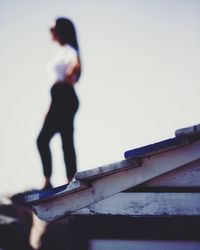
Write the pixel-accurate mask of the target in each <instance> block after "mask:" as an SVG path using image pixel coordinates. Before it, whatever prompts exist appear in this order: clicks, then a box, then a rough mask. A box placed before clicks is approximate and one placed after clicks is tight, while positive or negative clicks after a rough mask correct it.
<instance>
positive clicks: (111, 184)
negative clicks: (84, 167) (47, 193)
mask: <svg viewBox="0 0 200 250" xmlns="http://www.w3.org/2000/svg"><path fill="white" fill-rule="evenodd" d="M198 159H200V141H197V142H194V143H192V144H190V145H187V146H185V147H181V148H178V149H175V150H172V151H167V152H163V153H162V154H158V155H154V156H152V157H148V158H144V159H142V166H141V167H139V168H130V169H125V170H124V171H120V172H117V173H114V174H112V175H107V176H104V177H101V178H99V179H95V180H93V181H92V182H91V183H90V186H89V187H88V188H86V189H84V190H80V191H77V192H74V193H71V194H68V193H67V192H66V193H63V195H62V196H61V197H53V196H52V197H50V199H49V200H38V202H37V204H35V205H34V206H33V208H34V211H35V213H36V214H37V216H38V217H39V218H40V219H42V220H45V221H52V220H56V219H58V218H60V217H63V216H66V215H68V214H70V213H73V212H75V211H78V210H80V209H81V208H84V207H86V206H88V205H91V204H94V203H95V202H98V201H100V200H103V199H105V198H108V197H110V196H112V195H115V194H117V193H119V192H121V191H124V190H126V189H128V188H131V187H134V186H136V185H138V184H141V183H144V182H146V181H148V180H151V179H153V178H155V177H157V176H160V175H162V174H164V173H167V172H169V171H172V170H174V169H177V168H179V167H181V166H183V165H186V164H189V163H190V162H192V161H195V160H198ZM133 167H134V166H133Z"/></svg>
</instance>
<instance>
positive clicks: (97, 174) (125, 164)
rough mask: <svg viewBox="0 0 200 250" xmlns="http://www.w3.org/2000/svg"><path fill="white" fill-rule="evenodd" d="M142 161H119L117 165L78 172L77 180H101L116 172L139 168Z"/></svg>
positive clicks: (112, 164)
mask: <svg viewBox="0 0 200 250" xmlns="http://www.w3.org/2000/svg"><path fill="white" fill-rule="evenodd" d="M140 165H141V164H140V161H139V160H137V159H126V160H123V161H118V162H115V163H111V164H108V165H106V166H101V167H97V168H93V169H90V170H86V171H82V172H78V173H76V175H75V179H76V180H85V181H86V180H93V179H97V178H101V177H103V176H106V175H111V174H114V173H116V172H120V171H124V170H126V169H129V168H137V167H139V166H140Z"/></svg>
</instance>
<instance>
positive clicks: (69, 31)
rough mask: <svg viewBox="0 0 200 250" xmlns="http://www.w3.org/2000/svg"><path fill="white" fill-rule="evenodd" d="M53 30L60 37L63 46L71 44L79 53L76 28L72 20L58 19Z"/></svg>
mask: <svg viewBox="0 0 200 250" xmlns="http://www.w3.org/2000/svg"><path fill="white" fill-rule="evenodd" d="M52 29H53V30H54V32H55V33H56V35H57V36H58V38H59V41H60V43H61V44H63V45H64V44H69V45H71V46H72V47H73V48H74V49H76V50H77V51H78V52H79V46H78V41H77V35H76V30H75V26H74V24H73V22H72V21H71V20H70V19H68V18H65V17H59V18H57V19H56V23H55V26H54V27H53V28H52Z"/></svg>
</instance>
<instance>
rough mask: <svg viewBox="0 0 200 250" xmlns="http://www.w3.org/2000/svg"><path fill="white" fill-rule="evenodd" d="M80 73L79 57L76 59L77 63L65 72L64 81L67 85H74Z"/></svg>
mask: <svg viewBox="0 0 200 250" xmlns="http://www.w3.org/2000/svg"><path fill="white" fill-rule="evenodd" d="M80 74H81V64H80V59H78V60H77V63H76V64H75V65H74V66H73V67H72V68H71V69H70V70H69V71H68V72H67V74H66V82H67V83H68V84H69V85H74V84H75V83H76V82H77V81H78V79H79V77H80Z"/></svg>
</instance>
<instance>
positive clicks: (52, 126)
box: [37, 17, 81, 189]
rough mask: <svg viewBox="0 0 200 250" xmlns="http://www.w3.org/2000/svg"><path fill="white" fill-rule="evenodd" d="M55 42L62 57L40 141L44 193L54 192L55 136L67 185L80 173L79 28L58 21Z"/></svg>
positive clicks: (52, 30)
mask: <svg viewBox="0 0 200 250" xmlns="http://www.w3.org/2000/svg"><path fill="white" fill-rule="evenodd" d="M50 33H51V37H52V40H53V41H55V42H57V43H58V45H59V49H60V51H59V53H58V55H57V57H56V58H55V61H54V63H53V68H52V69H53V73H54V77H55V80H54V84H53V86H52V88H51V98H52V100H51V104H50V108H49V111H48V113H47V115H46V118H45V120H44V124H43V127H42V130H41V132H40V134H39V136H38V138H37V146H38V150H39V153H40V156H41V160H42V165H43V173H44V177H45V181H44V187H43V189H47V188H51V187H52V183H51V175H52V160H51V151H50V147H49V143H50V140H51V138H52V137H53V136H54V135H55V133H60V135H61V140H62V149H63V154H64V162H65V166H66V175H67V182H70V181H72V179H73V177H74V174H75V173H76V171H77V166H76V153H75V148H74V140H73V132H74V126H73V123H74V116H75V114H76V112H77V110H78V106H79V102H78V98H77V96H76V93H75V90H74V84H75V83H76V82H77V81H78V79H79V77H80V73H81V63H80V56H79V46H78V42H77V37H76V31H75V27H74V25H73V23H72V21H71V20H69V19H67V18H62V17H61V18H58V19H56V21H55V24H54V25H53V27H51V28H50Z"/></svg>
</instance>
